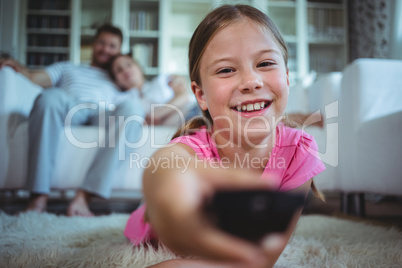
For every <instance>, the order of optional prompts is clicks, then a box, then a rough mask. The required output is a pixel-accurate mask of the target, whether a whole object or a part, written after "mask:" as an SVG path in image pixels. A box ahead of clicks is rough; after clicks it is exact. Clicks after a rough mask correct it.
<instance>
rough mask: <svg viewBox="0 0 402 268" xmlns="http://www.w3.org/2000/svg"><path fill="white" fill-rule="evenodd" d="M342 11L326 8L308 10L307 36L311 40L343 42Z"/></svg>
mask: <svg viewBox="0 0 402 268" xmlns="http://www.w3.org/2000/svg"><path fill="white" fill-rule="evenodd" d="M343 12H344V11H343V10H341V9H326V8H309V10H308V35H309V37H310V38H313V39H318V40H320V39H324V40H330V41H343V40H344V38H345V29H344V27H343V15H344V14H343Z"/></svg>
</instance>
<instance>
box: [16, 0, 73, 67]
mask: <svg viewBox="0 0 402 268" xmlns="http://www.w3.org/2000/svg"><path fill="white" fill-rule="evenodd" d="M23 5H24V8H25V13H24V16H23V20H22V21H23V23H24V24H25V28H24V29H25V36H26V37H25V39H24V40H25V42H23V43H24V48H23V51H24V52H25V53H24V58H23V59H22V62H23V63H25V64H26V65H27V66H28V67H30V68H41V67H43V66H46V65H49V64H52V63H54V62H58V61H64V60H68V59H69V58H70V35H71V28H70V21H71V3H70V0H26V1H24V2H23Z"/></svg>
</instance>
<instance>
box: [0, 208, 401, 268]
mask: <svg viewBox="0 0 402 268" xmlns="http://www.w3.org/2000/svg"><path fill="white" fill-rule="evenodd" d="M127 219H128V215H126V214H114V215H110V216H99V217H94V218H79V217H74V218H70V217H64V216H56V215H53V214H37V213H25V214H21V215H20V216H18V217H17V216H9V215H7V214H4V213H0V266H1V267H146V266H148V265H152V264H155V263H158V262H160V261H162V260H167V259H171V258H175V255H174V254H172V253H170V252H169V251H168V250H166V249H163V248H161V249H159V250H157V251H154V250H147V249H145V248H141V247H139V248H136V247H133V246H131V245H130V244H129V243H128V242H127V241H126V239H125V237H124V235H123V229H124V226H125V223H126V221H127ZM401 249H402V233H401V232H400V231H398V230H396V229H386V228H383V227H378V226H371V225H367V224H364V223H358V222H352V221H348V220H341V219H336V218H332V217H324V216H302V218H301V219H300V221H299V224H298V226H297V229H296V232H295V235H294V236H293V238H292V239H291V241H290V243H289V244H288V246H287V247H286V249H285V251H284V252H283V254H282V255H281V257H280V258H279V260H278V262H277V265H276V266H275V267H402V251H401Z"/></svg>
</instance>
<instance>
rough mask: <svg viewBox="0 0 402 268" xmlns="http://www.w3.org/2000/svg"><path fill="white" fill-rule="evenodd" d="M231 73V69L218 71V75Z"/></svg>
mask: <svg viewBox="0 0 402 268" xmlns="http://www.w3.org/2000/svg"><path fill="white" fill-rule="evenodd" d="M231 72H233V69H231V68H224V69H220V70H219V71H218V74H228V73H231Z"/></svg>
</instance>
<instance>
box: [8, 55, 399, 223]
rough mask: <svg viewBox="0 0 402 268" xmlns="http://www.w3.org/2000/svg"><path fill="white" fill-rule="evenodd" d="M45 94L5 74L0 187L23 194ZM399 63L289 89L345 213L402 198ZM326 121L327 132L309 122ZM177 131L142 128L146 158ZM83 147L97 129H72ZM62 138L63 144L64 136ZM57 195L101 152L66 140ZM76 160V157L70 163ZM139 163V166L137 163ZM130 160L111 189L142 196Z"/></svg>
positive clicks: (320, 183) (325, 179)
mask: <svg viewBox="0 0 402 268" xmlns="http://www.w3.org/2000/svg"><path fill="white" fill-rule="evenodd" d="M41 90H42V89H41V88H39V87H37V86H35V85H33V84H32V83H31V82H30V81H28V80H27V79H25V78H24V77H23V76H21V75H20V74H18V73H15V72H14V71H13V70H12V69H10V68H7V67H6V68H3V69H2V70H0V148H1V159H0V189H3V190H7V189H9V190H15V189H26V163H27V148H28V144H27V143H28V137H27V135H28V133H27V126H28V123H27V116H28V114H29V112H30V109H31V107H32V104H33V101H34V99H35V97H36V96H37V95H38V94H39V93H40V92H41ZM401 100H402V61H397V60H381V59H359V60H356V61H354V62H352V63H351V64H349V65H348V66H347V67H346V68H345V69H344V70H343V72H338V73H329V74H324V75H319V76H318V77H317V79H315V80H314V82H313V83H312V84H311V85H305V84H303V85H301V86H300V85H299V86H297V85H296V86H293V87H292V88H291V89H290V100H289V105H288V112H293V113H295V112H298V113H304V114H306V113H308V114H312V115H311V117H310V118H309V119H308V120H306V122H305V124H304V125H303V126H302V128H303V129H304V130H305V131H306V132H308V133H310V134H312V135H313V136H314V137H315V139H316V141H317V144H318V148H319V153H320V157H321V159H322V160H323V162H324V164H325V165H326V168H327V169H326V170H325V171H324V172H322V173H321V174H319V175H317V176H316V177H315V183H316V185H317V187H318V188H319V189H320V190H323V191H331V192H334V191H335V192H340V193H341V196H342V199H341V200H342V209H343V211H344V212H346V213H355V214H358V215H364V193H377V194H382V195H402V175H401V171H400V166H401V163H402V161H401V160H402V141H401V138H400V136H401V135H400V133H402V102H401ZM321 119H323V120H324V127H323V128H319V127H312V126H311V125H312V123H314V122H316V121H319V120H321ZM175 130H176V129H175V128H172V127H162V126H158V127H144V128H143V130H142V131H143V137H145V141H146V142H145V143H144V145H143V146H142V147H141V148H139V149H138V151H137V152H136V153H137V154H136V155H137V156H139V157H141V159H142V160H143V161H142V162H140V163H142V165H144V164H145V162H146V159H147V158H148V157H150V156H151V155H152V153H153V152H154V151H155V150H157V148H159V147H160V146H162V145H164V144H166V143H167V142H168V141H169V140H170V137H171V136H172V134H173V133H174V132H175ZM73 132H74V135H75V137H77V139H78V140H80V141H83V142H90V141H96V139H97V138H98V129H97V128H96V127H88V126H80V127H74V128H73ZM63 139H64V138H63ZM60 146H61V148H60V149H59V151H60V153H61V155H60V156H59V159H60V161H58V162H57V166H56V174H55V176H54V180H53V181H52V188H53V189H55V190H64V189H75V188H77V186H79V185H80V183H81V182H82V181H83V179H84V178H83V176H84V174H85V173H86V170H87V169H88V167H89V163H90V162H91V161H90V160H91V159H93V157H94V155H95V153H96V148H91V149H80V148H77V147H74V146H73V145H72V144H71V143H69V142H67V141H66V140H63V141H62V142H61V143H60ZM71 159H74V161H72V160H71ZM137 163H138V161H137ZM137 167H138V166H136V165H134V166H133V165H131V167H130V161H129V160H128V161H127V163H125V166H124V168H122V170H119V171H116V180H115V184H114V186H113V189H114V190H116V191H118V190H124V191H130V192H132V193H136V195H137V196H138V197H140V196H141V176H142V171H143V169H142V168H141V165H140V166H139V168H137Z"/></svg>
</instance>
